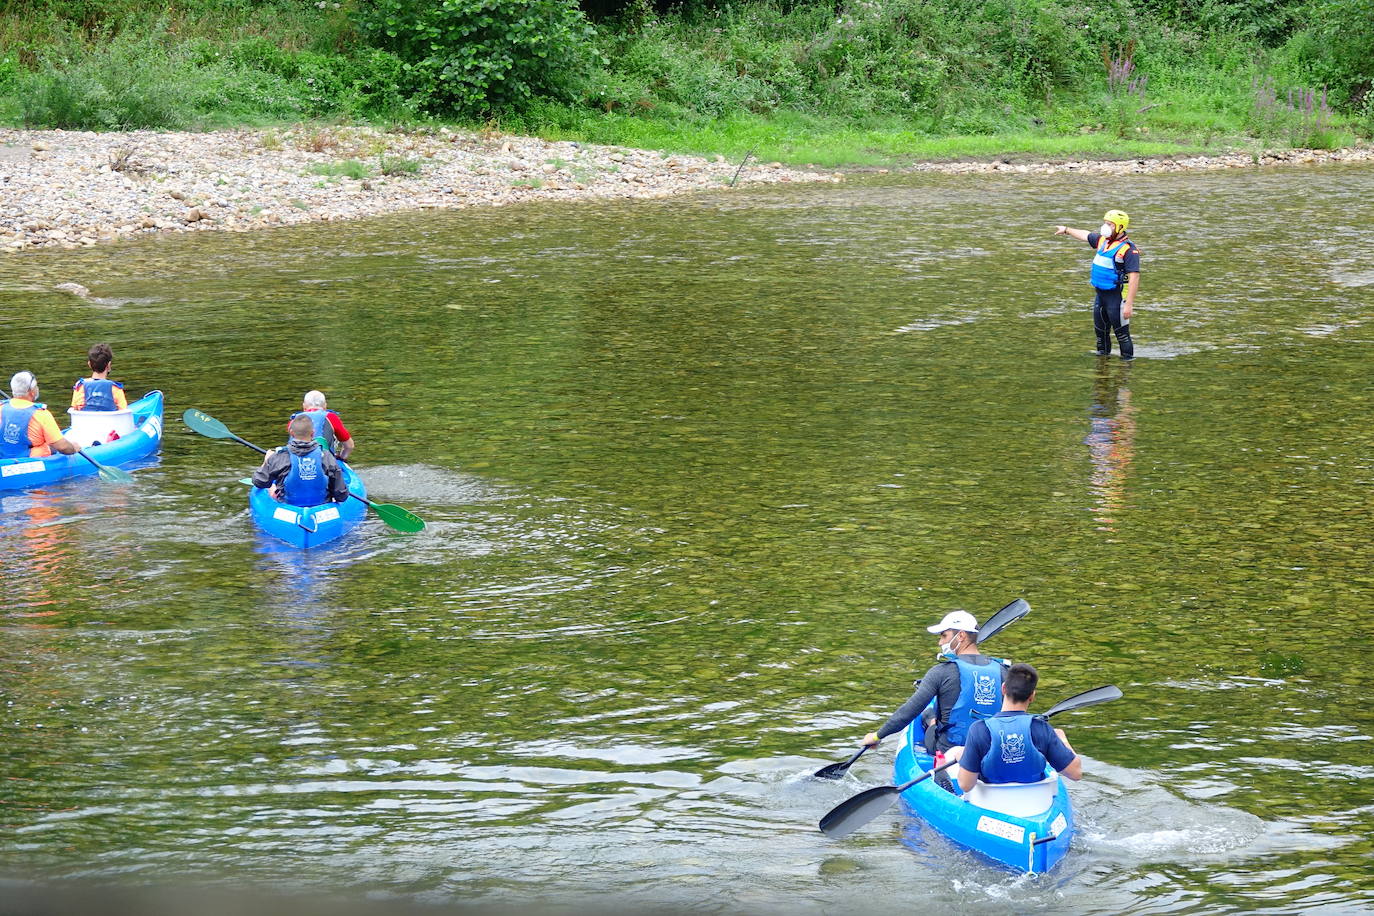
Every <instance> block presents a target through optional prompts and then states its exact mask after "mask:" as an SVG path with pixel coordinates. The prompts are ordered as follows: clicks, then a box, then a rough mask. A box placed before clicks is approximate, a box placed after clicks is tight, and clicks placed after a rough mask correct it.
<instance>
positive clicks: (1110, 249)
mask: <svg viewBox="0 0 1374 916" xmlns="http://www.w3.org/2000/svg"><path fill="white" fill-rule="evenodd" d="M1123 248H1124V249H1126V251H1130V248H1131V240H1130V239H1122V240H1121V241H1119V242H1117V243H1116V244H1115V245H1112V244H1110V243H1108V242H1107V241H1106V240H1105V239H1098V240H1097V253H1096V254H1094V255H1093V274H1092V283H1093V287H1094V288H1096V289H1103V290H1108V289H1120V288H1121V280H1122V277H1121V268H1120V266H1119V265H1118V264H1117V262H1116V256H1117V254H1118V253H1121V251H1122V249H1123Z"/></svg>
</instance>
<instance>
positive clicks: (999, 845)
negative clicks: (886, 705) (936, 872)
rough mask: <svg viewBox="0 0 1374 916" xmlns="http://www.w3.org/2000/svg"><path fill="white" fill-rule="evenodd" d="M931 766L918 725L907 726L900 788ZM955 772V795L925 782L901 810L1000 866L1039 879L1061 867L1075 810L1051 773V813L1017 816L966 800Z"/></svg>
mask: <svg viewBox="0 0 1374 916" xmlns="http://www.w3.org/2000/svg"><path fill="white" fill-rule="evenodd" d="M918 721H919V720H918ZM933 766H935V761H934V760H933V759H932V758H931V757H930V756H929V755H928V754H926V752H925V749H924V748H923V746H922V742H921V738H920V733H919V731H917V730H916V728H915V726H914V724H913V726H908V727H907V729H906V731H904V732H903V733H902V746H901V748H899V749H898V751H897V758H896V760H895V761H894V762H893V771H894V778H895V780H896V782H897V784H899V785H900V784H902V783H905V782H909V781H910V780H912V779H914V778H915V777H917V776H919V775H920V774H921V773H924V772H926V771H928V770H930V769H931V768H932V767H933ZM957 769H958V767H957V766H955V767H951V768H950V769H949V770H947V771H946V772H948V773H950V774H951V781H953V782H954V788H955V792H953V793H951V792H949V791H947V790H945V789H942V788H941V787H940V786H939V785H938V784H936V782H935V780H934V779H925V780H922V781H921V782H919V783H917V784H916V785H914V786H912V787H911V788H909V789H907V790H906V791H905V792H903V793H902V796H901V797H902V802H903V804H905V805H906V807H907V809H908V810H909V811H911V812H912V813H914V814H916V815H917V816H918V817H920V818H921V819H922V820H924V821H925V822H926V823H927V824H929V825H930V826H931V827H933V828H934V829H935V830H937V831H939V832H940V833H941V834H943V835H944V836H946V837H948V838H949V839H950V840H953V841H954V842H955V843H957V844H959V845H960V846H963V847H964V848H966V849H971V850H972V851H974V852H976V853H978V854H979V855H981V856H983V857H984V858H986V859H990V860H991V861H993V862H995V863H997V864H999V865H1002V866H1005V867H1007V868H1011V869H1015V870H1017V871H1022V872H1037V873H1038V872H1047V871H1049V870H1050V869H1052V868H1054V867H1055V866H1056V865H1057V864H1059V861H1060V860H1061V859H1063V858H1064V854H1065V853H1067V852H1068V851H1069V843H1070V841H1071V840H1072V838H1073V826H1074V821H1073V807H1072V805H1071V804H1070V802H1069V792H1068V789H1067V788H1066V787H1065V785H1064V780H1063V779H1062V778H1060V777H1058V776H1057V775H1056V774H1054V772H1053V771H1052V770H1048V769H1047V770H1046V776H1047V777H1050V776H1053V777H1054V778H1055V779H1056V780H1057V786H1056V787H1054V788H1053V789H1052V796H1050V797H1049V799H1048V804H1049V807H1048V809H1047V810H1045V811H1044V812H1041V813H1035V814H1032V815H1030V816H1018V815H1013V814H1007V813H1004V812H1002V811H994V810H991V809H989V808H983V807H980V806H978V805H976V804H973V803H972V802H970V801H968V800H966V799H965V798H964V796H963V794H962V793H960V792H959V791H958V790H959V784H958V780H957V779H954V776H953V774H954V772H955V771H956V770H957ZM1015 791H1017V792H1020V791H1021V790H1020V789H1017V790H1015ZM1046 794H1049V793H1046ZM1047 838H1048V839H1047Z"/></svg>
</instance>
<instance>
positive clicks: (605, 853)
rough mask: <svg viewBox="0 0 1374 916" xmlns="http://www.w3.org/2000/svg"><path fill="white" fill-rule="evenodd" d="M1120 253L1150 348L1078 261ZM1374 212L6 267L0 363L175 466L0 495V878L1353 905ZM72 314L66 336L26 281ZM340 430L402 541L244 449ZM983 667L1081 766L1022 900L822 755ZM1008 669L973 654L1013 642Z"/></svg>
mask: <svg viewBox="0 0 1374 916" xmlns="http://www.w3.org/2000/svg"><path fill="white" fill-rule="evenodd" d="M1108 206H1112V207H1116V206H1120V207H1122V208H1124V209H1126V210H1127V211H1128V212H1130V213H1131V214H1132V216H1133V218H1134V220H1135V223H1134V225H1133V227H1132V228H1133V232H1132V235H1133V237H1134V238H1135V240H1136V241H1137V243H1138V244H1139V245H1140V247H1141V249H1142V252H1143V265H1144V267H1143V275H1142V276H1143V289H1142V293H1141V297H1140V304H1139V307H1138V311H1137V317H1136V319H1135V321H1134V322H1133V325H1134V328H1135V336H1136V340H1137V346H1138V350H1137V352H1138V356H1139V358H1138V359H1136V360H1135V361H1134V363H1133V364H1129V365H1128V364H1123V363H1122V362H1121V361H1120V360H1118V359H1116V358H1115V357H1113V358H1111V359H1107V360H1099V359H1097V358H1096V357H1095V356H1094V355H1092V353H1091V352H1090V351H1091V347H1092V329H1091V320H1090V317H1089V312H1088V304H1089V302H1090V291H1089V289H1088V287H1087V283H1086V277H1087V268H1088V258H1089V250H1088V249H1087V247H1086V246H1083V245H1081V244H1078V243H1073V242H1070V241H1068V240H1065V239H1063V238H1054V237H1052V236H1051V234H1050V233H1051V230H1052V227H1053V226H1054V225H1055V224H1056V223H1069V224H1071V225H1078V226H1083V227H1085V228H1088V227H1093V226H1095V225H1096V223H1097V222H1098V221H1099V217H1100V215H1101V212H1102V211H1103V210H1104V209H1106V208H1107V207H1108ZM1371 221H1374V169H1370V168H1367V167H1344V168H1342V167H1314V168H1309V169H1287V170H1281V171H1280V170H1273V171H1253V172H1218V173H1199V174H1183V175H1177V174H1174V175H1156V176H1133V177H1131V178H1129V179H1122V178H1106V177H1090V176H1080V175H1056V176H1016V177H1006V178H1001V177H988V176H977V177H952V176H919V177H912V176H906V177H900V178H899V177H895V176H887V177H884V178H874V179H868V180H859V181H851V182H848V183H846V184H845V185H842V186H838V187H833V186H824V187H791V188H770V189H760V190H742V191H735V192H733V193H728V194H725V193H722V194H704V195H699V196H692V197H685V198H678V199H674V200H663V201H638V202H614V203H593V204H578V205H567V206H563V205H538V206H513V207H509V208H505V209H495V210H489V211H467V212H451V213H433V214H421V215H409V216H404V217H396V218H388V219H380V220H375V221H371V222H363V223H349V224H335V225H323V226H315V227H309V228H294V229H285V230H278V231H269V232H258V233H255V234H249V235H230V234H215V235H197V236H186V237H178V238H167V239H160V240H154V241H147V242H139V243H132V244H121V245H111V246H103V247H97V248H94V249H88V250H82V251H76V252H57V251H52V252H38V253H33V254H29V255H25V256H11V257H8V258H6V259H4V260H0V321H2V322H3V332H4V333H3V338H2V339H0V354H2V355H3V361H0V371H2V372H3V373H4V375H5V376H6V377H8V375H9V374H10V373H12V372H14V371H16V370H17V369H19V368H29V369H32V370H34V371H35V372H37V374H38V376H39V378H40V380H41V381H43V382H44V383H45V386H44V390H45V395H46V397H47V398H48V399H49V400H50V401H51V402H54V403H56V402H59V401H61V399H62V398H63V397H64V396H65V395H64V392H65V388H66V386H67V384H69V383H70V380H71V379H73V378H75V377H76V376H77V374H78V373H79V372H80V370H81V369H82V367H83V363H84V352H85V349H86V347H87V346H88V345H89V344H90V343H92V342H94V341H96V340H101V339H103V340H108V341H110V342H111V343H112V344H113V346H114V349H115V354H116V359H115V376H116V377H118V378H122V379H124V380H125V381H126V385H127V389H128V390H129V391H130V392H131V393H132V394H134V395H139V394H142V393H143V391H145V390H147V389H150V388H161V389H162V390H163V391H165V392H166V395H167V403H168V422H167V428H168V435H167V439H166V441H165V443H164V447H163V450H162V454H161V457H160V459H158V460H156V461H153V462H151V463H149V465H148V466H146V467H144V468H142V469H138V470H136V471H135V474H136V477H137V483H136V485H134V486H132V487H129V488H119V487H114V486H109V485H101V484H98V483H96V482H95V481H94V480H91V479H87V480H85V481H83V482H80V483H73V484H67V485H63V486H57V487H52V488H50V489H48V490H44V491H35V492H29V493H19V494H9V495H5V496H3V498H0V507H3V513H2V514H0V550H3V555H4V556H5V564H4V569H3V573H0V575H2V576H3V578H0V583H2V584H3V589H4V592H5V595H6V601H5V608H6V609H5V611H4V615H3V618H0V624H2V625H3V636H2V639H0V690H3V699H4V707H3V715H0V765H2V767H3V771H2V772H0V876H7V877H10V878H73V877H84V878H92V877H93V878H101V879H103V878H111V877H130V878H132V879H134V880H139V881H143V880H148V881H152V880H159V881H161V880H194V881H204V880H221V879H226V878H227V879H230V880H234V881H249V882H269V883H283V882H285V883H289V884H291V885H294V886H300V887H311V886H329V887H332V888H336V889H337V888H359V889H363V888H365V889H368V890H371V891H373V892H381V893H387V894H396V895H400V896H404V897H408V898H415V899H420V900H424V901H440V902H468V901H503V902H515V901H521V902H522V903H529V902H532V901H545V902H556V903H565V902H571V903H574V904H577V903H585V902H595V903H597V904H598V905H602V904H605V903H606V902H608V901H609V902H615V903H620V904H624V905H630V906H633V905H639V904H645V903H657V904H664V905H668V906H682V907H688V908H693V909H701V910H707V911H722V912H726V911H747V912H799V911H801V912H807V911H816V912H819V911H826V912H897V911H910V910H911V909H912V908H913V906H920V905H922V904H927V905H934V906H938V907H945V908H951V907H958V908H959V909H960V910H961V911H964V912H978V913H982V912H986V913H1002V912H1046V913H1050V912H1053V913H1065V912H1071V913H1092V914H1115V913H1127V912H1130V913H1201V912H1206V913H1228V912H1233V913H1241V912H1251V911H1259V910H1262V911H1265V912H1271V913H1298V912H1303V913H1310V912H1323V913H1350V912H1374V877H1371V872H1370V866H1369V863H1370V861H1371V859H1370V856H1371V852H1374V842H1372V841H1371V834H1372V833H1374V754H1371V743H1370V742H1371V740H1374V715H1371V713H1370V711H1369V710H1370V706H1369V703H1368V695H1369V693H1370V691H1371V690H1372V689H1374V677H1371V675H1370V671H1371V668H1370V666H1369V663H1368V659H1369V658H1370V657H1371V652H1374V635H1371V623H1372V622H1374V610H1371V607H1374V571H1372V570H1371V567H1370V550H1369V545H1370V542H1371V535H1374V521H1371V513H1370V507H1371V499H1370V493H1371V489H1370V487H1371V484H1372V483H1374V458H1372V457H1371V456H1374V424H1371V423H1370V416H1371V381H1370V376H1371V367H1374V359H1372V358H1371V357H1372V356H1374V351H1372V349H1371V343H1372V342H1374V269H1372V268H1371V267H1370V259H1369V256H1368V254H1367V249H1368V242H1367V239H1366V236H1367V235H1368V232H1367V228H1368V226H1369V225H1370V224H1371ZM63 281H76V282H80V283H83V284H85V285H87V286H89V287H90V288H91V290H92V292H93V294H94V298H93V299H90V300H82V299H77V298H75V297H71V296H67V295H64V294H61V293H56V292H53V291H51V287H52V286H53V285H54V284H56V283H59V282H63ZM315 387H318V388H321V389H323V390H325V391H326V392H327V393H328V395H329V397H330V406H331V407H333V408H335V409H337V410H338V411H339V412H340V414H341V415H342V416H343V418H344V420H345V422H346V423H348V425H349V426H350V427H351V429H352V431H353V432H354V434H355V437H356V440H357V442H358V449H357V453H356V455H355V462H354V463H355V466H356V467H357V468H358V469H359V470H360V472H361V473H362V474H363V475H364V477H365V479H366V480H367V483H368V486H369V489H370V490H371V494H372V496H373V498H374V499H377V500H379V501H385V502H392V503H397V504H401V505H404V506H406V507H407V508H409V509H411V510H412V511H414V512H416V513H418V514H420V515H421V516H423V517H424V518H425V519H427V520H428V522H429V527H428V529H427V530H426V531H425V532H424V533H422V534H420V535H415V536H404V535H399V534H395V533H393V532H391V531H390V530H388V529H387V528H386V527H385V526H384V525H383V524H382V523H381V522H380V521H377V520H376V519H372V520H370V521H369V522H368V523H367V524H366V525H365V526H364V527H363V528H361V529H360V530H359V531H357V532H355V533H354V535H353V536H351V537H350V538H349V539H348V540H346V541H345V542H343V543H341V544H339V545H337V546H335V547H333V548H328V549H324V550H321V551H319V552H311V553H309V554H301V553H297V552H292V551H290V550H289V549H282V548H278V547H275V546H273V544H271V543H270V542H268V541H266V540H264V539H263V538H262V537H261V536H259V535H257V534H256V533H255V532H254V530H253V528H252V525H251V523H250V520H249V518H248V515H247V509H246V500H245V497H244V493H243V488H242V487H241V485H239V484H238V483H236V480H237V478H239V477H242V476H244V475H245V474H246V473H247V472H248V471H249V469H250V468H251V467H252V466H253V465H254V464H255V463H256V460H257V456H256V455H254V454H253V453H251V452H250V451H248V450H247V449H245V448H242V447H241V446H237V445H235V444H233V443H225V442H217V441H211V440H209V439H204V438H200V437H197V436H196V435H194V434H192V433H191V432H190V431H189V430H187V429H186V428H185V427H184V426H182V424H181V423H180V422H179V420H177V419H176V418H177V417H179V416H180V414H181V412H182V411H184V410H185V409H186V408H188V407H192V406H194V407H198V408H201V409H202V410H205V411H206V412H208V413H210V414H212V415H214V416H216V417H218V418H219V419H221V420H223V421H224V422H225V423H226V424H228V425H229V427H230V428H231V429H233V430H234V431H235V432H236V433H238V434H239V435H241V436H243V437H244V438H246V439H249V440H250V441H254V442H258V443H266V444H275V443H276V441H278V440H279V439H280V437H281V435H282V424H283V421H284V419H285V417H286V415H287V414H288V413H289V412H290V411H291V410H292V409H293V408H294V407H295V405H296V404H298V403H299V397H300V395H301V393H302V392H304V391H305V390H306V389H308V388H315ZM1017 596H1024V597H1025V598H1027V599H1028V600H1029V601H1030V602H1031V604H1032V605H1033V607H1034V610H1033V612H1032V613H1031V615H1030V616H1029V617H1027V618H1026V619H1025V620H1023V621H1021V622H1020V623H1018V624H1017V625H1016V626H1014V627H1012V628H1010V629H1008V630H1006V631H1005V632H1003V633H1002V634H1000V635H998V636H997V637H996V638H995V640H990V641H989V644H988V647H989V649H990V650H991V651H993V652H994V653H995V654H1002V655H1006V656H1008V657H1012V658H1015V659H1019V660H1025V661H1030V662H1033V663H1034V664H1036V665H1037V666H1039V668H1040V670H1041V672H1042V681H1041V690H1040V696H1041V697H1042V698H1043V699H1042V702H1041V708H1044V707H1045V706H1047V705H1048V704H1049V703H1052V702H1054V701H1055V700H1058V699H1061V698H1063V697H1065V696H1068V695H1070V694H1072V693H1077V692H1079V691H1081V690H1085V689H1088V688H1090V687H1095V686H1098V685H1099V684H1103V683H1114V684H1116V685H1118V686H1119V687H1120V688H1121V689H1122V690H1123V691H1124V692H1125V694H1126V699H1125V700H1123V701H1120V702H1117V703H1115V704H1112V705H1108V706H1100V707H1096V708H1094V709H1091V710H1086V711H1082V712H1079V713H1071V714H1068V715H1065V716H1063V717H1061V718H1060V719H1059V720H1058V724H1060V725H1063V726H1065V727H1066V728H1068V729H1069V733H1070V737H1071V739H1072V740H1073V741H1074V743H1075V746H1076V747H1077V749H1078V750H1080V751H1081V752H1082V753H1083V754H1084V755H1085V758H1086V760H1087V765H1086V768H1085V769H1086V770H1087V771H1088V776H1087V777H1086V778H1085V779H1084V781H1083V782H1082V783H1079V784H1076V785H1075V786H1074V787H1073V796H1074V799H1075V805H1076V808H1077V811H1078V816H1079V818H1080V831H1079V833H1078V835H1077V837H1076V839H1075V844H1074V848H1073V850H1072V852H1071V853H1070V855H1069V857H1068V858H1067V859H1066V860H1065V862H1064V863H1063V865H1062V866H1061V867H1060V868H1059V869H1058V870H1057V871H1056V872H1055V873H1054V874H1052V875H1050V876H1048V877H1044V876H1042V877H1035V878H1027V877H1017V876H1014V875H1011V874H1008V873H1005V872H1002V871H999V870H997V869H995V868H993V867H991V866H989V865H987V864H984V863H982V862H980V861H978V860H977V859H975V858H973V857H971V856H970V855H968V854H966V853H962V852H960V851H958V850H957V849H954V848H951V847H950V846H949V845H948V844H947V843H945V842H944V841H942V840H941V839H940V838H939V837H938V836H936V835H933V834H932V833H931V832H930V831H929V830H928V829H927V828H925V827H923V826H922V825H921V823H920V822H919V821H917V820H913V819H911V818H909V817H905V816H903V815H902V814H901V813H900V812H893V813H890V814H888V815H885V816H884V817H882V818H881V819H879V820H878V821H876V822H875V823H873V824H872V825H870V826H869V827H867V828H866V829H865V830H863V831H862V832H860V833H858V834H856V835H855V836H853V837H851V838H849V839H847V840H845V841H841V842H834V841H831V840H828V839H826V838H824V837H823V836H821V835H820V834H819V833H818V832H817V830H816V828H815V824H816V821H817V819H818V818H819V817H820V815H821V814H823V813H824V812H825V811H826V810H828V809H829V808H830V807H831V806H833V805H834V804H836V803H838V802H839V801H841V800H842V799H844V798H846V797H847V796H849V795H851V794H853V793H854V792H857V791H859V790H860V789H861V788H863V787H865V786H869V785H875V784H879V783H882V782H886V781H887V780H889V779H890V776H891V769H890V765H891V764H890V761H891V756H892V751H893V747H892V745H893V743H894V739H890V740H889V742H888V743H887V745H886V746H885V747H884V748H883V749H881V750H879V751H877V752H874V753H870V754H869V755H867V756H866V757H865V758H864V759H863V760H862V761H860V763H859V764H858V765H856V766H855V768H854V769H853V770H852V771H851V772H850V775H849V776H848V777H847V778H846V780H845V781H843V782H841V783H835V784H829V783H826V784H821V783H817V782H815V781H812V780H807V779H805V778H803V777H804V776H805V774H806V773H808V772H809V771H810V770H813V769H815V767H817V766H818V765H819V764H821V763H823V762H829V761H834V760H839V759H842V758H843V757H844V756H847V755H848V753H849V751H850V749H851V748H852V747H853V744H854V742H855V740H856V739H857V737H858V736H859V735H861V734H863V733H864V732H866V731H868V730H870V729H872V728H874V727H876V726H877V725H878V724H879V723H880V722H881V721H882V720H883V718H884V717H886V715H887V714H888V713H889V712H890V711H891V710H892V709H893V708H895V707H896V706H897V705H898V704H899V703H900V702H901V701H902V700H903V699H905V697H906V696H907V694H908V692H909V691H910V687H911V681H912V679H913V678H914V677H916V676H917V675H918V674H919V673H920V672H921V671H923V670H924V669H925V668H926V667H927V666H928V665H929V664H930V663H931V661H932V656H933V652H934V645H933V642H934V640H933V639H932V638H931V637H929V636H928V635H927V634H926V633H925V632H924V627H925V626H926V625H927V624H928V623H932V622H934V621H935V620H937V619H939V617H940V616H942V615H943V614H944V613H945V611H947V610H949V609H951V608H955V607H964V608H968V609H970V610H972V611H974V612H975V613H976V614H978V615H979V616H980V617H981V616H985V615H987V614H988V613H990V612H991V611H993V610H995V609H996V608H998V607H1000V606H1001V605H1003V604H1005V603H1006V602H1008V601H1010V600H1011V599H1012V598H1014V597H1017ZM994 643H995V645H994Z"/></svg>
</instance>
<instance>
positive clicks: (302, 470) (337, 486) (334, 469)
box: [253, 415, 348, 506]
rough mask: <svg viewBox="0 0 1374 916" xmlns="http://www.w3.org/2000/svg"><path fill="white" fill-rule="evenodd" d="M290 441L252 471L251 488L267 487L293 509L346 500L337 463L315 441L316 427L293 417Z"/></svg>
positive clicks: (341, 474) (276, 449)
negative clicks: (294, 507)
mask: <svg viewBox="0 0 1374 916" xmlns="http://www.w3.org/2000/svg"><path fill="white" fill-rule="evenodd" d="M288 428H289V429H290V431H291V441H290V442H288V443H287V444H286V447H285V448H274V449H272V450H271V451H270V452H268V453H267V456H266V457H265V458H263V460H262V465H261V466H260V467H259V468H258V469H257V470H256V471H254V472H253V486H255V487H258V488H259V489H262V488H264V487H270V488H271V492H272V496H273V497H274V498H275V499H279V500H281V501H282V502H285V503H289V504H290V505H293V506H320V505H324V504H325V503H341V502H343V501H344V500H345V499H348V484H347V483H345V482H344V476H343V471H342V469H341V468H340V467H339V462H338V460H337V459H335V457H334V456H333V454H331V453H330V452H329V451H328V450H327V449H324V448H321V447H320V444H319V443H318V442H316V441H315V424H313V423H311V422H310V418H309V417H307V416H300V415H298V416H295V417H293V418H292V419H291V423H290V425H289V427H288Z"/></svg>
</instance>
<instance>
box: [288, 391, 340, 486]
mask: <svg viewBox="0 0 1374 916" xmlns="http://www.w3.org/2000/svg"><path fill="white" fill-rule="evenodd" d="M297 417H309V418H310V422H311V424H313V425H314V427H315V435H316V436H321V437H323V438H324V441H325V444H326V445H328V446H329V450H330V451H331V452H332V451H334V445H335V443H336V442H338V438H339V437H338V436H336V435H334V427H333V425H331V424H330V422H329V411H327V410H302V411H301V412H300V413H293V414H292V415H291V419H293V420H294V419H296V418H297ZM298 505H299V504H298Z"/></svg>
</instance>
